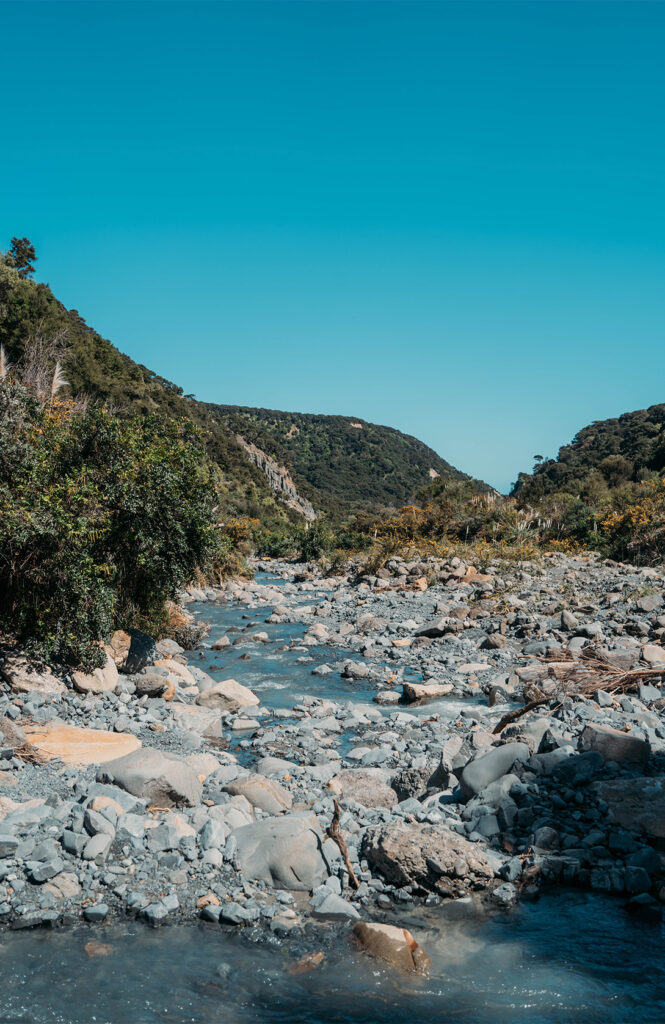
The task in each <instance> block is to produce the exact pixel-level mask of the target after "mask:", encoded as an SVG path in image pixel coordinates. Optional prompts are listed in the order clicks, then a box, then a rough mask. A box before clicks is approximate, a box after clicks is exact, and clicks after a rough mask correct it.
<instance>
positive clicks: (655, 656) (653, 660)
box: [642, 644, 665, 666]
mask: <svg viewBox="0 0 665 1024" xmlns="http://www.w3.org/2000/svg"><path fill="white" fill-rule="evenodd" d="M642 660H643V661H646V663H647V665H656V666H660V665H662V664H663V663H664V662H665V647H661V646H660V645H659V644H645V645H644V647H643V648H642Z"/></svg>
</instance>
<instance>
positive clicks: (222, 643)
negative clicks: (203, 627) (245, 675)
mask: <svg viewBox="0 0 665 1024" xmlns="http://www.w3.org/2000/svg"><path fill="white" fill-rule="evenodd" d="M230 646H231V641H230V640H229V638H228V636H220V637H219V639H218V640H215V641H214V643H212V644H211V645H210V649H211V650H213V651H223V650H224V648H225V647H230Z"/></svg>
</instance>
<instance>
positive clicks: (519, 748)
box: [459, 743, 531, 800]
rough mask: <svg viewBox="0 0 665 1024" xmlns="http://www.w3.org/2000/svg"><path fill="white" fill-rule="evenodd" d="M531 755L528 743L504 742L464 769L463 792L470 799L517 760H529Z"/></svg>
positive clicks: (503, 773) (505, 773)
mask: <svg viewBox="0 0 665 1024" xmlns="http://www.w3.org/2000/svg"><path fill="white" fill-rule="evenodd" d="M530 756H531V755H530V753H529V748H528V746H527V744H526V743H504V744H503V746H500V747H493V748H492V750H488V751H487V753H485V754H481V755H480V756H479V757H475V758H474V759H473V760H472V761H469V762H468V764H467V765H465V767H464V768H463V769H462V774H461V775H460V780H459V782H460V789H461V790H462V794H463V795H464V796H465V797H466V799H467V800H470V799H471V797H474V796H476V795H477V794H478V793H480V791H481V789H485V787H486V786H489V784H490V782H496V780H497V779H500V778H501V776H502V775H507V774H508V772H509V771H510V770H511V768H512V767H513V765H514V764H515V762H516V761H528V760H529V757H530Z"/></svg>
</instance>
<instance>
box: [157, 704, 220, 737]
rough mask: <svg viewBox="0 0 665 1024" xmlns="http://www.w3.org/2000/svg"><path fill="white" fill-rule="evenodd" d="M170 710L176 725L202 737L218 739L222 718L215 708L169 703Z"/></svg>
mask: <svg viewBox="0 0 665 1024" xmlns="http://www.w3.org/2000/svg"><path fill="white" fill-rule="evenodd" d="M170 712H171V714H172V715H173V716H174V718H175V720H176V722H177V724H178V726H179V727H180V728H181V729H184V730H185V731H187V732H192V733H195V734H196V735H197V736H201V737H203V739H220V738H221V735H222V718H221V715H220V713H219V711H218V710H217V709H216V708H199V707H194V706H193V705H191V704H171V706H170Z"/></svg>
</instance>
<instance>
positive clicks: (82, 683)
mask: <svg viewBox="0 0 665 1024" xmlns="http://www.w3.org/2000/svg"><path fill="white" fill-rule="evenodd" d="M104 658H105V660H104V664H103V666H102V667H101V668H95V669H93V671H92V672H72V682H73V683H74V687H75V689H77V690H78V692H79V693H111V692H112V691H113V690H115V688H116V686H117V685H118V668H117V666H116V663H115V662H114V660H113V658H112V657H111V655H110V654H109V653H108V651H105V652H104Z"/></svg>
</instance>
